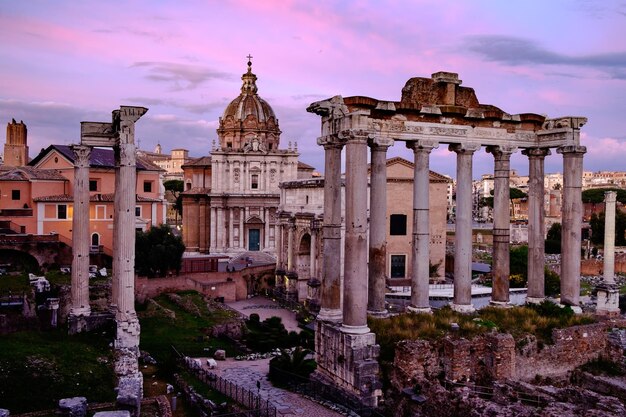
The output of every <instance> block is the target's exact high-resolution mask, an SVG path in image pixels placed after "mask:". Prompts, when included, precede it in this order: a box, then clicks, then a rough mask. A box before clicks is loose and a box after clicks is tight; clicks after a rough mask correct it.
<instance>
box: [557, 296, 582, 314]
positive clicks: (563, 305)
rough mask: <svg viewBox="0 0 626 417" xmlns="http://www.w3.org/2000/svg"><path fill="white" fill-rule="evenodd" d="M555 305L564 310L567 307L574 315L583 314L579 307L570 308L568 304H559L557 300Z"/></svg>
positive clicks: (559, 301)
mask: <svg viewBox="0 0 626 417" xmlns="http://www.w3.org/2000/svg"><path fill="white" fill-rule="evenodd" d="M557 302H558V303H557V305H558V306H559V307H561V308H565V307H569V308H571V309H572V311H573V312H574V314H582V313H583V309H582V308H580V306H571V305H569V304H561V300H560V299H558V300H557Z"/></svg>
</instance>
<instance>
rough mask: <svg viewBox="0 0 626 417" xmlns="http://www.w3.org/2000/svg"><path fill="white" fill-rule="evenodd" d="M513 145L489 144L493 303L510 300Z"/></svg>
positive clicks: (497, 303) (502, 303) (503, 303)
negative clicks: (491, 200) (491, 156)
mask: <svg viewBox="0 0 626 417" xmlns="http://www.w3.org/2000/svg"><path fill="white" fill-rule="evenodd" d="M514 151H515V148H514V147H512V146H506V145H504V146H488V147H487V152H489V153H491V154H493V159H494V170H493V172H494V175H493V255H492V256H493V268H492V276H493V280H492V282H493V287H492V292H491V303H492V304H496V305H506V304H508V303H509V275H510V264H509V262H510V261H509V258H510V255H509V249H510V246H511V210H510V201H511V197H510V194H511V192H510V186H509V177H510V171H511V154H512V153H513V152H514Z"/></svg>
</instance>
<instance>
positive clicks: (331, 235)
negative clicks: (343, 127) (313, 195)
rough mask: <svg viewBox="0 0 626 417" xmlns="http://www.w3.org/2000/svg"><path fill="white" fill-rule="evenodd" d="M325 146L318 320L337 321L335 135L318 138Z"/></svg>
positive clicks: (338, 228)
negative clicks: (321, 267) (322, 258)
mask: <svg viewBox="0 0 626 417" xmlns="http://www.w3.org/2000/svg"><path fill="white" fill-rule="evenodd" d="M317 144H318V145H322V146H324V226H323V229H322V245H323V248H324V249H323V254H324V263H323V270H322V288H321V290H322V296H321V308H320V312H319V314H318V315H317V319H318V320H320V321H325V322H333V323H338V322H340V321H341V320H342V312H341V271H340V268H341V259H340V253H341V149H342V148H343V141H340V140H339V138H338V137H336V136H326V137H321V138H318V140H317Z"/></svg>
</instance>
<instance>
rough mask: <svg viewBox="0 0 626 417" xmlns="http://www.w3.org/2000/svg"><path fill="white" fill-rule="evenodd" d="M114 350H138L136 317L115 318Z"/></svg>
mask: <svg viewBox="0 0 626 417" xmlns="http://www.w3.org/2000/svg"><path fill="white" fill-rule="evenodd" d="M116 322H117V333H116V335H115V349H123V348H126V349H138V348H139V334H140V326H139V319H138V318H137V316H132V317H125V319H120V318H116Z"/></svg>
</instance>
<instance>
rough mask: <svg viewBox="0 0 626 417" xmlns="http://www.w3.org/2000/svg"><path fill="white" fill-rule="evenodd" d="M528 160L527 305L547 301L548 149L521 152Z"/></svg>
mask: <svg viewBox="0 0 626 417" xmlns="http://www.w3.org/2000/svg"><path fill="white" fill-rule="evenodd" d="M522 154H524V155H526V156H528V176H529V178H528V295H527V296H526V301H527V302H531V303H540V302H542V301H543V300H544V299H545V295H546V294H545V264H546V261H545V260H546V257H545V235H546V234H545V221H544V216H545V210H544V194H545V184H544V161H545V158H546V156H547V155H550V149H548V148H531V149H525V150H523V151H522Z"/></svg>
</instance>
